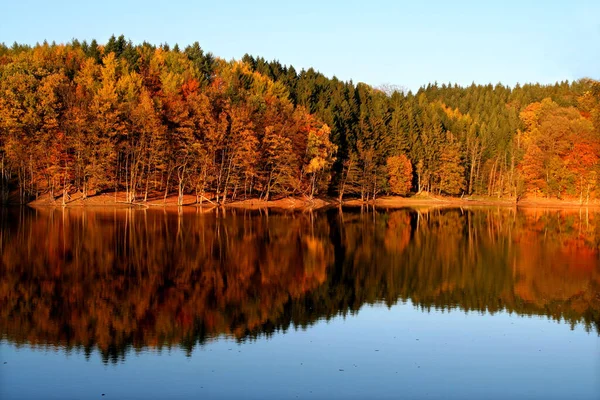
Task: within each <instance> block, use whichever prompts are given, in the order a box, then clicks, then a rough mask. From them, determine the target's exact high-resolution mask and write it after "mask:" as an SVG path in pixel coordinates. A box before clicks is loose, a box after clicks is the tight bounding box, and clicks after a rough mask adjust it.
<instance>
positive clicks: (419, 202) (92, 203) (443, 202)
mask: <svg viewBox="0 0 600 400" xmlns="http://www.w3.org/2000/svg"><path fill="white" fill-rule="evenodd" d="M25 205H27V206H29V207H33V208H63V207H65V208H74V207H77V208H79V207H114V208H178V207H185V208H203V209H212V208H230V209H247V210H259V209H269V208H273V209H284V210H318V209H322V208H327V207H339V206H343V207H364V206H374V207H382V208H402V207H415V206H438V207H468V206H479V207H483V206H487V207H490V206H492V207H517V208H538V207H539V208H559V209H574V208H600V202H597V201H593V202H591V203H589V204H585V203H584V204H581V203H580V202H579V201H572V200H558V199H532V198H526V199H523V200H520V201H519V202H515V201H514V200H513V199H505V198H504V199H503V198H485V197H464V198H458V197H442V196H413V197H400V196H382V197H380V198H377V199H375V201H373V200H370V201H362V200H360V199H349V200H344V201H342V202H341V203H340V202H338V200H337V199H333V198H313V199H308V198H301V197H284V198H280V199H275V200H269V201H264V200H260V199H247V200H237V201H233V202H229V203H226V204H224V205H219V204H216V203H214V202H212V201H207V200H204V201H203V202H201V203H198V202H196V196H195V195H185V196H184V198H183V205H182V206H178V205H177V196H168V197H167V198H166V200H165V199H164V198H163V197H162V196H161V197H156V196H155V197H152V198H150V199H148V201H145V202H144V201H138V202H134V203H127V202H125V193H122V192H118V193H117V194H116V196H115V194H114V193H103V194H99V195H94V196H89V197H88V198H86V199H83V198H82V197H81V196H77V195H73V196H72V197H71V199H70V200H69V201H68V202H67V203H66V204H65V205H63V204H62V199H61V198H58V199H55V200H54V201H51V200H50V199H49V198H48V196H45V197H42V198H40V199H38V200H34V201H32V202H30V203H27V204H25ZM8 206H18V204H10V203H9V204H8Z"/></svg>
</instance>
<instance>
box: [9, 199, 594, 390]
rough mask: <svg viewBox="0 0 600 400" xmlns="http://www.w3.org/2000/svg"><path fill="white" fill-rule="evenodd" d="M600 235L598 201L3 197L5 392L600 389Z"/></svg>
mask: <svg viewBox="0 0 600 400" xmlns="http://www.w3.org/2000/svg"><path fill="white" fill-rule="evenodd" d="M599 246H600V213H596V212H593V211H591V210H590V211H586V210H581V211H580V210H573V211H557V210H540V209H537V210H519V211H516V210H514V209H508V208H507V209H502V208H493V209H485V208H478V209H427V208H422V209H418V210H416V209H401V210H382V209H378V210H376V211H374V210H373V209H369V210H367V209H364V210H362V211H361V210H360V209H344V210H343V212H341V211H340V210H337V209H335V210H328V211H320V212H315V213H302V212H297V213H277V212H273V211H271V212H269V213H266V212H248V211H246V212H244V211H236V212H233V211H230V210H228V211H227V212H222V211H221V212H219V213H215V212H209V213H201V212H199V211H197V210H195V209H185V210H183V211H182V212H179V213H178V212H177V211H176V210H174V211H164V210H162V209H161V210H126V209H88V210H84V209H66V210H64V211H63V210H31V209H27V208H22V209H9V210H2V211H0V335H1V336H0V338H1V340H0V398H1V399H3V400H8V399H99V398H108V399H111V398H112V399H150V398H175V399H178V398H181V399H184V398H185V399H187V398H197V399H288V398H289V399H296V398H301V399H302V398H304V399H307V398H314V399H345V398H352V399H370V398H374V399H421V398H423V399H482V398H483V399H508V398H517V399H519V398H523V399H599V398H600V339H599V332H600V256H599V252H600V248H599ZM103 395H104V396H103Z"/></svg>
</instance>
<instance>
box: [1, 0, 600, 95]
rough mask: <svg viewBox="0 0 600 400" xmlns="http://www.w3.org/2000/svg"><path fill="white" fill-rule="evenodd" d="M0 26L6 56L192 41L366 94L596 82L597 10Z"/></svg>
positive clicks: (221, 6)
mask: <svg viewBox="0 0 600 400" xmlns="http://www.w3.org/2000/svg"><path fill="white" fill-rule="evenodd" d="M0 21H1V22H0V42H4V43H6V44H8V45H10V44H12V43H13V42H14V41H17V42H19V43H28V44H35V42H42V41H43V40H44V39H47V40H48V41H53V40H54V41H56V42H66V41H69V40H71V39H72V38H77V39H80V40H83V39H87V40H88V41H89V40H90V39H92V38H95V39H97V40H98V41H99V42H101V43H104V42H106V40H107V39H108V38H109V37H110V35H111V34H113V33H114V34H116V35H117V36H118V35H119V34H124V35H125V36H126V37H127V38H129V39H131V40H133V41H134V42H136V43H137V42H142V41H144V40H146V41H148V42H151V43H154V44H160V43H164V42H167V43H169V44H170V45H173V44H175V43H179V45H180V46H182V45H187V44H190V43H192V42H194V41H198V42H200V44H201V46H202V47H203V48H204V49H205V50H206V51H211V52H213V53H214V54H215V55H217V56H220V57H223V58H226V59H231V58H236V59H239V58H241V57H242V56H243V55H244V54H245V53H250V54H253V55H260V56H263V57H265V58H267V59H278V60H279V61H280V62H281V63H283V64H288V65H289V64H292V65H294V67H296V68H297V69H301V68H308V67H314V68H315V69H317V70H319V71H321V72H323V73H324V74H326V75H328V76H332V75H335V76H337V77H338V78H340V79H343V80H349V79H352V80H353V81H354V82H366V83H368V84H371V85H374V86H378V85H380V84H393V85H400V86H404V87H407V88H409V89H416V88H418V87H419V86H421V85H424V84H427V83H428V82H434V81H437V82H440V83H442V82H452V83H455V82H456V83H459V84H463V85H467V84H470V83H471V82H473V81H474V82H476V83H482V84H486V83H497V82H502V83H505V84H509V85H514V84H515V83H516V82H521V83H523V82H541V83H551V82H554V81H557V80H564V79H569V80H572V79H578V78H581V77H592V78H600V1H599V0H559V1H555V0H545V1H544V0H537V1H531V0H529V1H528V0H520V1H514V0H504V1H494V2H492V1H487V0H479V1H460V0H456V1H416V0H413V1H393V0H386V1H377V0H362V1H354V0H346V1H327V0H319V1H315V0H305V1H294V2H290V1H282V0H280V1H273V0H252V1H234V0H230V1H219V0H211V1H202V0H200V1H180V0H170V1H152V0H146V1H138V0H135V1H127V0H120V1H116V0H104V1H101V2H100V1H98V2H96V1H85V0H79V1H72V0H69V1H61V0H58V1H47V0H44V1H29V0H17V1H10V0H7V1H5V2H4V4H2V7H1V16H0Z"/></svg>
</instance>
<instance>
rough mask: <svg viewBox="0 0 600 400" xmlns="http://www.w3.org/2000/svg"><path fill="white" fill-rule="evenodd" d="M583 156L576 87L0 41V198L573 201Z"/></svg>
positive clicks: (591, 137) (598, 193)
mask: <svg viewBox="0 0 600 400" xmlns="http://www.w3.org/2000/svg"><path fill="white" fill-rule="evenodd" d="M374 62H376V61H374ZM400 78H401V77H400ZM599 160H600V84H598V82H594V81H592V80H580V81H577V82H560V83H557V84H555V85H550V86H543V85H539V84H527V85H523V86H516V87H514V88H511V87H507V86H503V85H501V84H497V85H495V86H493V85H475V84H473V85H471V86H469V87H459V86H456V85H450V84H448V85H447V84H442V85H439V84H430V85H427V86H426V87H423V88H421V89H419V90H418V91H417V92H416V93H412V92H403V91H395V90H386V89H377V88H373V87H370V86H368V85H366V84H364V83H358V84H354V83H353V82H342V81H340V80H338V79H336V78H335V77H333V78H328V77H325V76H324V75H322V74H321V73H319V72H316V71H315V70H313V69H309V70H306V71H304V70H302V71H297V70H295V69H294V68H293V67H292V66H285V65H281V64H280V63H279V62H277V61H273V62H268V61H266V60H264V59H262V58H260V57H259V58H256V57H252V56H249V55H246V56H244V57H243V59H242V60H240V61H225V60H222V59H219V58H217V57H214V56H213V55H212V54H210V53H205V52H204V51H203V50H202V49H201V47H200V45H199V44H198V43H195V44H193V45H191V46H188V47H186V48H185V49H180V48H179V47H178V46H177V45H176V46H174V47H173V48H170V47H169V46H168V45H160V46H155V45H151V44H148V43H143V44H141V45H134V44H132V43H131V42H130V41H127V40H126V39H125V38H124V37H123V36H121V37H119V38H115V37H112V38H111V39H110V40H109V42H108V43H106V44H105V45H99V44H98V43H96V41H92V42H91V43H86V42H79V41H77V40H73V41H72V42H71V43H68V44H65V45H62V44H61V45H56V44H52V45H50V44H47V43H44V44H42V45H36V46H34V47H29V46H25V45H18V44H15V45H13V46H12V47H7V46H5V45H2V46H0V166H1V179H0V182H1V183H0V184H1V187H0V196H1V200H2V202H8V201H9V200H11V201H17V202H21V203H26V202H28V201H31V200H34V199H36V198H38V197H39V196H48V195H49V196H51V198H52V199H57V200H56V201H60V199H65V198H68V196H70V195H71V194H73V193H80V194H81V195H82V196H83V198H86V197H88V196H91V195H94V194H97V193H102V192H105V193H106V192H115V193H116V192H125V194H126V195H125V198H126V201H127V202H139V201H144V200H146V199H147V198H148V196H149V194H150V195H153V196H156V195H157V194H158V193H160V194H161V196H162V195H164V196H165V198H166V196H168V195H173V194H177V195H178V199H179V203H180V204H181V203H182V201H183V196H184V194H193V195H195V196H196V199H197V201H198V202H201V201H204V200H210V201H212V202H216V203H221V204H222V203H225V202H227V201H230V200H240V199H246V198H261V199H263V200H269V199H272V198H273V197H280V196H288V195H293V196H307V197H309V198H312V197H313V196H335V197H337V198H339V199H342V198H347V197H357V198H361V199H363V200H371V199H374V198H376V197H377V196H380V195H382V194H397V195H409V194H411V193H419V192H423V191H426V192H429V193H434V194H440V195H453V196H461V195H479V196H493V197H501V198H511V199H514V200H518V199H520V198H523V197H546V198H556V199H577V200H579V201H581V202H588V201H589V200H591V199H594V198H598V197H600V182H599V181H598V179H597V176H598V173H599V172H600V165H599Z"/></svg>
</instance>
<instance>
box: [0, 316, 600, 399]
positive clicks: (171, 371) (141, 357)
mask: <svg viewBox="0 0 600 400" xmlns="http://www.w3.org/2000/svg"><path fill="white" fill-rule="evenodd" d="M0 361H2V362H7V364H1V365H0V367H1V368H2V369H1V370H0V371H2V372H1V378H0V379H1V380H0V384H1V386H0V398H2V399H4V400H8V399H37V398H45V399H69V398H74V399H75V398H77V399H79V398H100V397H101V394H102V393H105V394H106V397H105V398H107V399H109V398H113V399H115V398H118V399H123V398H127V399H150V398H249V399H263V398H273V399H285V398H291V399H295V398H319V399H321V398H322V399H331V398H340V399H341V398H355V399H367V398H378V399H379V398H408V399H413V398H432V399H438V398H439V399H447V398H456V399H465V398H477V399H480V398H485V399H509V398H530V399H538V398H539V399H569V398H570V399H578V400H579V399H598V398H600V339H599V337H598V335H597V333H596V332H592V333H586V332H585V330H584V328H583V327H582V326H581V325H578V326H576V327H575V329H574V330H571V328H570V326H569V325H568V324H565V323H557V322H555V321H550V320H548V319H547V318H545V317H537V316H536V317H519V316H516V315H512V316H511V315H508V314H507V313H505V312H500V313H496V314H494V315H493V316H491V315H489V314H487V315H483V316H482V315H481V314H479V313H469V314H467V315H466V314H465V313H464V312H462V311H452V312H450V313H448V312H445V313H442V312H438V311H432V312H430V313H427V312H421V311H419V310H417V309H415V308H414V307H413V306H412V305H410V304H407V305H402V304H400V305H397V306H394V307H392V308H391V309H389V310H388V309H387V307H384V306H374V307H372V306H365V307H363V308H362V309H361V311H360V312H359V313H358V314H357V315H354V316H348V317H347V318H345V319H344V318H342V317H337V318H335V319H333V320H332V321H330V322H324V321H321V322H319V323H317V324H316V325H314V326H312V327H310V328H308V329H307V330H305V331H303V330H297V331H295V330H293V329H290V330H288V332H287V333H286V334H275V335H274V336H273V337H272V338H270V339H264V338H260V339H258V340H257V341H250V342H246V343H244V344H237V343H236V342H235V341H233V340H230V339H221V340H217V341H214V342H210V343H207V344H206V345H205V346H203V347H196V348H195V349H194V351H193V353H192V356H191V357H186V356H185V353H184V352H183V351H182V350H180V349H179V348H178V347H177V346H174V347H173V350H171V351H168V350H166V349H163V351H162V352H161V353H158V352H155V351H143V352H141V353H135V352H130V353H129V354H128V355H127V357H126V361H125V362H123V363H118V364H108V365H105V364H103V363H102V361H101V358H100V356H99V355H98V353H94V354H93V356H92V357H91V359H90V360H89V361H86V360H85V357H84V355H83V353H82V352H76V351H73V352H71V353H70V354H69V355H67V356H65V354H64V352H63V351H53V350H49V351H44V350H34V351H32V350H30V349H29V348H28V347H22V348H20V349H16V348H15V347H14V345H12V344H7V343H6V342H3V343H2V344H1V345H0ZM340 370H343V371H340Z"/></svg>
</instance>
